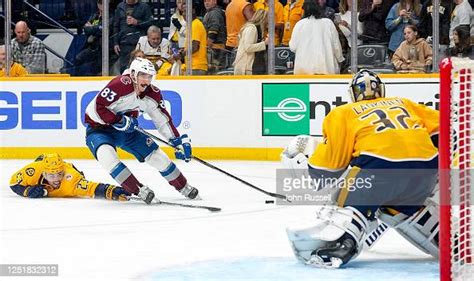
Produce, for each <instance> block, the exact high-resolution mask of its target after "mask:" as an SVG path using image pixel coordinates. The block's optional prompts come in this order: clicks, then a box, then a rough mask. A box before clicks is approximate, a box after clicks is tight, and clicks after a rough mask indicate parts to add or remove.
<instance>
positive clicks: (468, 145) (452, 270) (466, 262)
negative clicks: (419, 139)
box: [439, 58, 474, 281]
mask: <svg viewBox="0 0 474 281" xmlns="http://www.w3.org/2000/svg"><path fill="white" fill-rule="evenodd" d="M473 75H474V61H473V60H469V59H459V58H452V59H445V60H443V61H442V63H441V68H440V78H441V80H440V136H439V159H440V194H441V198H440V203H441V204H440V236H439V244H440V273H441V280H443V281H444V280H474V264H473V252H474V248H473V239H472V235H473V234H474V223H473V213H474V210H473V203H474V192H473V190H472V189H473V187H474V186H473V185H474V174H473V172H472V165H473V160H474V157H473V150H472V144H474V132H473V129H474V126H473V125H472V122H473V121H474V103H473V99H472V98H473V96H472V92H471V91H472V89H473V88H474V87H473V82H474V77H473Z"/></svg>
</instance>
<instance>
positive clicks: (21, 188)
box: [10, 184, 26, 197]
mask: <svg viewBox="0 0 474 281" xmlns="http://www.w3.org/2000/svg"><path fill="white" fill-rule="evenodd" d="M10 188H11V189H12V190H13V192H15V193H16V194H18V195H20V196H22V197H26V196H25V195H24V192H25V189H26V186H22V185H19V184H15V185H10Z"/></svg>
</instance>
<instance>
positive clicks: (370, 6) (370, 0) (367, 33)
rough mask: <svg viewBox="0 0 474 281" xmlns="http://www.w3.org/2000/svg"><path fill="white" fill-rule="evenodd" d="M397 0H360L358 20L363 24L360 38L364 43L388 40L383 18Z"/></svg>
mask: <svg viewBox="0 0 474 281" xmlns="http://www.w3.org/2000/svg"><path fill="white" fill-rule="evenodd" d="M396 2H397V0H362V3H361V8H360V12H359V21H360V22H362V23H363V24H364V28H363V30H364V31H363V33H362V36H361V39H362V41H363V43H365V44H371V43H386V42H387V41H388V35H387V30H386V29H385V19H386V18H387V15H388V12H389V11H390V8H391V7H392V6H393V4H394V3H396Z"/></svg>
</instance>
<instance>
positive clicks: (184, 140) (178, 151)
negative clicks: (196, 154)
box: [170, 134, 192, 162]
mask: <svg viewBox="0 0 474 281" xmlns="http://www.w3.org/2000/svg"><path fill="white" fill-rule="evenodd" d="M170 143H171V144H172V145H173V147H174V148H175V152H174V155H175V156H176V158H177V159H181V160H184V161H186V162H189V161H191V157H192V148H191V139H190V138H189V137H188V135H187V134H184V135H182V136H180V137H177V138H174V139H170Z"/></svg>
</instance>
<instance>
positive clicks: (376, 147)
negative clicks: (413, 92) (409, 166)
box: [309, 98, 439, 171]
mask: <svg viewBox="0 0 474 281" xmlns="http://www.w3.org/2000/svg"><path fill="white" fill-rule="evenodd" d="M438 128H439V112H438V111H436V110H433V109H431V108H429V107H427V106H425V105H420V104H417V103H415V102H413V101H410V100H408V99H404V98H379V99H374V100H366V101H361V102H356V103H350V104H346V105H343V106H339V107H337V108H335V109H333V110H332V111H331V112H330V113H329V114H328V115H327V116H326V118H325V119H324V122H323V137H324V141H323V142H322V143H320V144H319V145H318V146H317V147H316V150H315V152H314V154H313V155H312V156H311V157H310V159H309V164H310V165H311V166H312V167H313V168H316V169H324V170H329V171H336V170H340V169H343V168H346V167H347V166H348V165H349V163H350V161H351V160H352V159H353V158H356V157H358V156H360V155H369V156H373V157H377V158H380V159H384V160H387V161H395V162H399V161H427V160H431V159H433V158H434V157H435V156H436V155H437V153H438V150H437V148H436V147H435V146H434V144H433V143H432V141H431V136H432V135H435V134H437V132H438Z"/></svg>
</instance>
